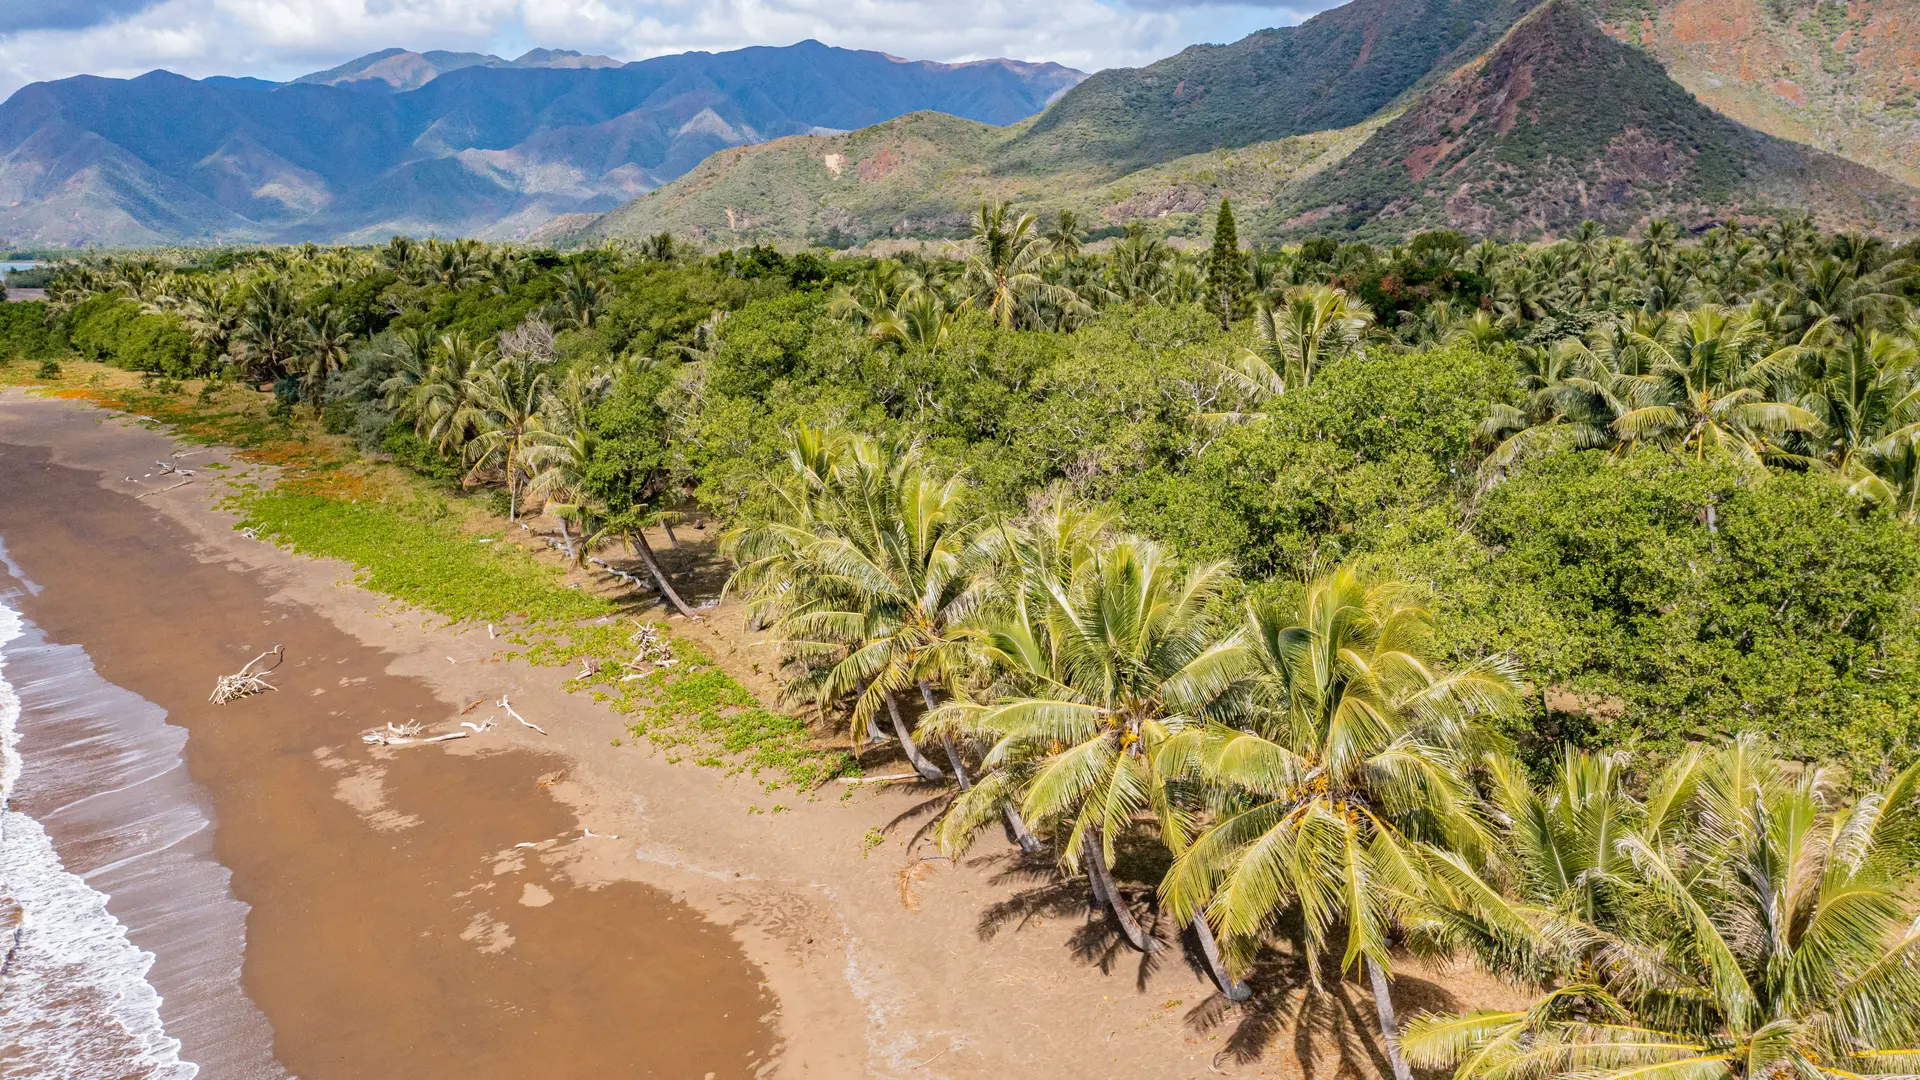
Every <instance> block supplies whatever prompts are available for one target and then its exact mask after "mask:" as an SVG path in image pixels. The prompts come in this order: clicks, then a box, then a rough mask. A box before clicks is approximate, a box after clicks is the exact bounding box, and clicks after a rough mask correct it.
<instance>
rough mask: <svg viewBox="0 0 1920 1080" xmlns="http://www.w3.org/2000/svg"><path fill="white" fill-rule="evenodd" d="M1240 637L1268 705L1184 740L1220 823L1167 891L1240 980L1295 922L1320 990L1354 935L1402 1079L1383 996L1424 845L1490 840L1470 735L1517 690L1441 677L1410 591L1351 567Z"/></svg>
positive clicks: (1346, 962)
mask: <svg viewBox="0 0 1920 1080" xmlns="http://www.w3.org/2000/svg"><path fill="white" fill-rule="evenodd" d="M1244 635H1245V639H1246V641H1247V642H1248V647H1249V649H1250V650H1251V654H1252V656H1253V658H1254V659H1255V661H1256V663H1257V665H1258V668H1259V671H1260V673H1261V683H1262V686H1261V692H1260V694H1259V695H1258V696H1257V698H1256V702H1255V704H1254V707H1253V708H1252V709H1251V710H1250V711H1249V712H1248V713H1247V715H1245V716H1244V717H1242V718H1240V719H1239V720H1238V721H1237V722H1236V723H1233V724H1226V723H1220V722H1215V723H1212V724H1209V725H1207V726H1206V727H1205V728H1195V729H1192V730H1190V731H1188V732H1186V733H1184V734H1183V735H1182V743H1183V744H1184V745H1183V746H1182V747H1181V749H1180V753H1181V755H1182V757H1183V758H1184V759H1185V760H1186V761H1188V762H1189V763H1190V767H1191V768H1192V769H1193V770H1194V771H1195V772H1197V773H1198V775H1200V776H1201V777H1202V778H1204V780H1205V781H1206V782H1207V783H1209V784H1210V785H1213V786H1214V788H1215V790H1216V793H1217V794H1216V800H1217V805H1216V809H1215V820H1214V822H1213V824H1211V825H1210V826H1209V827H1208V828H1207V829H1206V830H1205V831H1203V832H1202V833H1201V834H1200V835H1199V836H1198V837H1197V838H1196V839H1195V840H1194V841H1193V843H1192V844H1191V845H1189V846H1188V847H1187V849H1186V850H1185V851H1184V852H1182V853H1181V855H1180V857H1179V858H1178V859H1177V860H1176V861H1175V862H1174V865H1173V869H1172V870H1171V871H1170V872H1169V873H1168V875H1167V879H1166V882H1165V883H1164V884H1163V885H1162V886H1161V892H1162V894H1163V896H1164V897H1165V899H1166V902H1167V904H1168V906H1169V907H1170V908H1171V909H1172V911H1173V913H1174V914H1175V915H1176V916H1177V917H1179V918H1182V919H1190V918H1193V917H1194V916H1196V915H1201V914H1204V915H1205V916H1206V918H1207V921H1208V922H1210V923H1211V924H1212V925H1213V927H1214V930H1215V931H1216V932H1217V933H1218V934H1219V935H1220V937H1221V939H1222V941H1223V943H1224V944H1225V945H1226V947H1227V950H1228V955H1229V957H1230V960H1229V963H1230V966H1231V967H1232V968H1235V969H1243V968H1245V967H1246V966H1247V965H1249V964H1250V963H1251V961H1252V957H1253V955H1254V951H1255V949H1257V948H1258V946H1259V944H1260V943H1261V942H1262V941H1263V940H1264V939H1265V937H1266V935H1267V934H1268V933H1270V932H1271V931H1272V929H1273V928H1274V926H1275V923H1276V922H1277V920H1278V919H1279V918H1280V917H1281V915H1282V914H1284V913H1285V912H1287V911H1290V910H1295V909H1297V910H1298V911H1299V913H1300V915H1301V919H1302V923H1303V925H1304V927H1305V932H1306V956H1307V962H1308V965H1309V970H1311V971H1313V972H1314V973H1315V977H1316V979H1317V978H1318V972H1319V957H1320V953H1321V952H1322V951H1323V950H1324V949H1325V948H1326V947H1327V945H1328V944H1329V942H1330V940H1331V936H1332V934H1333V931H1334V930H1335V928H1336V926H1343V927H1344V929H1345V939H1346V940H1345V943H1344V946H1343V953H1342V957H1341V962H1340V964H1341V969H1342V971H1347V970H1354V969H1358V968H1362V967H1364V968H1365V969H1366V973H1367V976H1368V978H1369V979H1370V981H1371V982H1372V986H1373V997H1374V1005H1375V1007H1376V1009H1377V1010H1378V1012H1379V1018H1380V1032H1381V1037H1382V1039H1383V1040H1384V1041H1385V1044H1386V1047H1387V1053H1388V1057H1389V1059H1390V1060H1391V1061H1392V1063H1393V1071H1394V1074H1395V1076H1396V1077H1397V1078H1398V1080H1408V1077H1409V1075H1410V1074H1409V1072H1408V1070H1407V1065H1406V1063H1405V1062H1404V1061H1403V1060H1401V1058H1400V1055H1399V1051H1398V1050H1397V1048H1396V1046H1395V1040H1396V1036H1397V1030H1396V1029H1397V1025H1396V1022H1395V1019H1394V1013H1393V1002H1392V998H1391V996H1390V994H1389V990H1388V980H1389V978H1390V970H1391V969H1390V963H1391V961H1390V956H1389V940H1390V937H1391V934H1392V929H1393V925H1394V922H1395V919H1396V916H1398V915H1399V914H1400V913H1402V912H1403V911H1404V910H1406V909H1407V907H1408V905H1409V903H1410V901H1411V899H1412V898H1414V897H1417V896H1418V894H1419V892H1420V885H1419V877H1420V872H1419V867H1420V865H1421V863H1422V862H1423V853H1422V847H1421V845H1422V843H1423V842H1433V843H1438V844H1441V845H1444V846H1445V847H1447V848H1449V849H1454V850H1469V851H1471V850H1474V849H1475V848H1477V847H1478V846H1479V845H1480V843H1481V834H1482V831H1483V828H1482V826H1481V823H1480V822H1479V820H1478V818H1477V815H1476V814H1475V807H1474V799H1473V794H1472V791H1471V789H1470V788H1469V786H1468V781H1467V777H1466V771H1465V766H1466V763H1467V761H1468V752H1469V751H1470V750H1471V748H1472V747H1473V745H1474V743H1475V741H1476V735H1475V729H1474V727H1473V722H1474V720H1475V718H1476V717H1482V716H1488V715H1491V714H1495V713H1498V712H1501V711H1504V710H1506V709H1508V708H1511V707H1512V705H1513V704H1514V703H1515V701H1516V700H1517V691H1516V686H1515V680H1514V678H1513V675H1512V672H1511V670H1510V669H1509V668H1508V667H1507V665H1506V664H1505V663H1504V662H1502V661H1497V660H1493V661H1482V662H1480V663H1476V664H1472V665H1468V666H1466V667H1464V668H1461V669H1459V670H1457V671H1454V672H1451V673H1449V672H1445V671H1442V670H1439V669H1437V668H1436V666H1435V664H1434V662H1433V656H1434V651H1435V650H1434V648H1433V643H1432V636H1431V635H1432V619H1431V616H1430V615H1429V614H1428V612H1427V611H1426V609H1425V608H1424V607H1422V606H1420V605H1419V604H1418V603H1417V602H1416V601H1415V600H1414V598H1413V596H1412V595H1411V592H1410V590H1409V589H1408V588H1407V587H1406V586H1404V585H1401V584H1399V583H1396V582H1380V583H1369V582H1367V581H1364V580H1363V579H1362V578H1361V577H1360V576H1359V574H1358V573H1357V572H1356V571H1354V570H1353V569H1352V568H1350V567H1348V568H1342V569H1339V570H1336V571H1335V572H1334V573H1332V574H1331V575H1329V576H1327V577H1325V578H1322V579H1320V580H1318V581H1315V582H1313V583H1312V584H1311V585H1309V586H1308V588H1307V590H1306V593H1305V595H1304V597H1303V598H1302V599H1301V601H1300V603H1299V605H1298V607H1297V608H1296V609H1294V610H1293V611H1290V612H1289V611H1287V610H1285V609H1283V608H1281V607H1279V606H1277V605H1271V604H1262V603H1255V604H1251V605H1249V607H1248V611H1247V625H1246V629H1245V631H1244Z"/></svg>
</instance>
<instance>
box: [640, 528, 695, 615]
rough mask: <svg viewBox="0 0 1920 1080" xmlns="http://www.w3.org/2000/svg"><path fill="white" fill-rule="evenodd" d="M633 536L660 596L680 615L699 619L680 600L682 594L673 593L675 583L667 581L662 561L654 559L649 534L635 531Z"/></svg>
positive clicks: (685, 603) (642, 560) (684, 602)
mask: <svg viewBox="0 0 1920 1080" xmlns="http://www.w3.org/2000/svg"><path fill="white" fill-rule="evenodd" d="M632 535H633V539H634V542H635V543H634V546H635V547H637V548H638V549H639V550H640V561H641V562H643V563H646V564H647V572H648V573H649V574H652V575H653V583H654V584H655V585H658V586H659V587H660V595H661V596H664V597H666V598H667V602H668V603H669V604H672V605H673V606H674V607H675V608H677V609H679V611H680V614H682V615H685V616H686V617H687V618H689V619H697V618H699V617H700V616H698V615H695V614H694V613H693V609H692V608H690V607H688V606H687V602H686V601H685V600H682V599H680V594H679V593H677V592H674V591H673V582H671V581H669V580H667V572H666V571H665V570H662V569H661V568H660V560H659V559H656V558H654V557H653V548H652V547H651V546H649V545H648V544H647V534H646V533H643V532H641V531H640V530H638V529H635V530H634V531H633V533H632Z"/></svg>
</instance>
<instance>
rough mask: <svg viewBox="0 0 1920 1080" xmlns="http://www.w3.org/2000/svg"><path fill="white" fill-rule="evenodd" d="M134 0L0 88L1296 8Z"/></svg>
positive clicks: (1022, 28)
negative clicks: (420, 54)
mask: <svg viewBox="0 0 1920 1080" xmlns="http://www.w3.org/2000/svg"><path fill="white" fill-rule="evenodd" d="M5 2H14V0H5ZM1307 2H1308V3H1309V4H1310V5H1311V4H1313V0H1307ZM89 3H92V4H96V5H98V6H97V7H95V8H94V9H93V10H95V11H98V12H99V15H98V21H96V22H93V23H91V24H87V22H86V19H85V9H86V7H87V5H88V4H89ZM134 3H137V0H131V2H130V0H64V2H63V3H62V5H61V11H62V18H61V19H60V20H57V21H59V22H60V24H61V25H60V26H58V27H52V28H37V29H20V30H15V31H12V32H0V97H4V96H5V95H8V94H11V93H12V92H13V91H14V90H16V89H18V88H19V87H20V86H22V85H25V84H26V83H29V82H33V81H37V80H42V79H59V78H65V77H67V76H70V75H78V74H83V73H85V74H95V75H108V76H118V77H126V76H132V75H138V74H141V73H143V72H146V71H151V70H153V69H154V68H166V69H167V70H170V71H174V72H178V73H180V74H182V75H187V76H191V77H194V78H201V77H204V76H207V75H255V76H259V77H262V78H271V79H286V78H292V77H293V76H296V75H300V74H302V73H304V72H307V71H314V70H319V69H321V68H326V67H331V66H333V65H335V64H338V63H341V62H342V61H345V60H348V59H351V58H352V57H354V56H358V55H361V54H363V53H367V52H371V51H373V50H375V49H380V48H387V47H390V46H395V45H398V46H401V47H403V48H411V49H456V50H480V51H488V52H496V53H500V54H502V55H515V54H517V53H518V52H520V51H522V50H524V49H527V48H532V47H534V46H547V47H552V48H571V49H580V50H582V51H585V52H597V53H606V54H607V55H610V56H615V57H619V58H621V59H626V60H637V59H642V58H645V57H648V56H657V55H661V54H665V53H675V52H685V51H687V50H690V49H707V50H715V51H718V50H722V49H735V48H741V47H743V46H747V45H788V44H792V43H793V42H795V41H799V40H802V39H804V38H817V39H819V40H821V41H824V42H826V43H827V44H829V45H840V46H844V47H847V48H863V49H880V50H883V51H886V52H890V53H893V54H895V55H897V56H904V57H907V58H909V59H915V60H923V59H924V60H973V59H980V58H982V57H989V56H1008V57H1013V58H1015V59H1020V60H1054V61H1058V62H1059V63H1063V64H1067V65H1069V66H1072V67H1078V68H1081V69H1084V70H1089V71H1091V70H1097V69H1099V68H1103V67H1112V66H1115V65H1133V64H1143V63H1147V62H1149V61H1152V60H1155V59H1158V58H1159V57H1162V56H1165V55H1168V54H1170V53H1173V52H1176V51H1178V50H1179V49H1180V48H1182V47H1184V46H1185V45H1187V44H1189V43H1191V42H1194V41H1200V40H1211V41H1225V40H1232V39H1234V38H1238V37H1240V36H1241V35H1243V34H1246V33H1248V32H1250V31H1252V30H1253V29H1256V28H1258V27H1260V26H1268V25H1275V24H1284V23H1291V22H1294V21H1297V20H1298V19H1299V18H1300V17H1301V16H1302V14H1303V13H1298V12H1295V11H1293V10H1291V9H1289V8H1285V7H1276V6H1274V2H1273V0H1253V2H1246V0H1240V2H1236V3H1232V4H1224V5H1223V4H1219V3H1215V2H1209V0H1197V2H1196V0H1110V2H1102V0H1054V2H1052V3H1036V2H1034V0H966V2H965V6H964V7H962V6H961V5H960V4H956V3H955V2H954V0H159V2H157V3H154V4H153V5H152V6H149V7H146V8H145V9H144V10H136V11H135V12H134V13H132V14H124V13H125V12H127V11H128V10H129V8H130V7H132V6H134ZM1327 3H1328V0H1320V2H1319V3H1318V4H1317V5H1314V6H1322V7H1323V6H1327ZM76 9H78V15H77V16H76Z"/></svg>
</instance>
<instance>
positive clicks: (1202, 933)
mask: <svg viewBox="0 0 1920 1080" xmlns="http://www.w3.org/2000/svg"><path fill="white" fill-rule="evenodd" d="M1193 936H1194V937H1196V938H1198V939H1199V940H1200V955H1201V956H1202V957H1204V958H1205V959H1206V961H1207V974H1208V975H1211V976H1212V977H1213V984H1214V985H1215V986H1218V987H1219V988H1220V992H1221V993H1223V994H1225V995H1227V1000H1228V1001H1245V1000H1247V999H1248V998H1250V997H1252V996H1253V988H1252V987H1250V986H1248V985H1247V984H1246V983H1243V982H1241V981H1240V980H1239V979H1236V978H1234V977H1233V976H1231V975H1229V974H1227V966H1226V965H1225V964H1223V963H1221V962H1220V945H1219V943H1218V942H1216V941H1214V940H1213V927H1211V926H1208V925H1207V917H1206V916H1205V915H1195V916H1194V917H1193ZM1389 1007H1391V1006H1389ZM1395 1080H1402V1078H1399V1077H1396V1078H1395Z"/></svg>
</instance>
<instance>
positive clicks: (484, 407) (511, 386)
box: [453, 359, 573, 556]
mask: <svg viewBox="0 0 1920 1080" xmlns="http://www.w3.org/2000/svg"><path fill="white" fill-rule="evenodd" d="M548 389H549V385H548V379H547V372H546V371H545V369H544V367H543V366H542V365H539V364H535V363H533V362H531V361H527V360H508V359H500V360H495V361H494V362H493V363H491V364H488V365H487V366H486V367H484V368H481V369H480V370H478V371H476V372H474V373H473V374H472V375H471V376H469V377H468V378H467V379H466V380H465V382H463V383H462V384H461V398H462V401H461V406H460V409H459V413H458V415H457V418H456V419H455V420H454V421H453V424H454V426H456V427H463V428H466V429H470V430H471V431H472V432H473V433H474V434H473V437H472V438H471V439H470V440H468V441H467V442H466V444H465V453H466V455H467V459H468V461H469V462H470V463H471V467H470V468H469V469H468V471H467V476H466V481H465V482H466V483H472V482H474V481H475V480H477V479H479V477H480V475H481V474H482V473H483V472H486V471H490V470H492V469H495V468H498V469H499V470H500V471H501V472H502V474H503V475H504V477H505V482H506V486H507V520H509V521H513V520H517V519H518V518H519V516H520V515H519V506H520V503H519V496H520V483H521V480H522V478H523V477H524V476H525V474H526V470H527V463H526V452H527V448H528V446H529V445H530V440H531V439H532V437H533V434H534V432H536V431H538V430H539V428H540V426H541V411H542V407H543V406H544V405H545V404H546V395H547V391H548ZM560 535H561V538H562V539H563V540H564V541H565V542H566V546H567V554H568V555H569V556H571V555H572V554H573V542H572V539H571V538H570V537H569V536H568V534H567V527H566V523H565V521H564V520H562V522H561V526H560Z"/></svg>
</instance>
